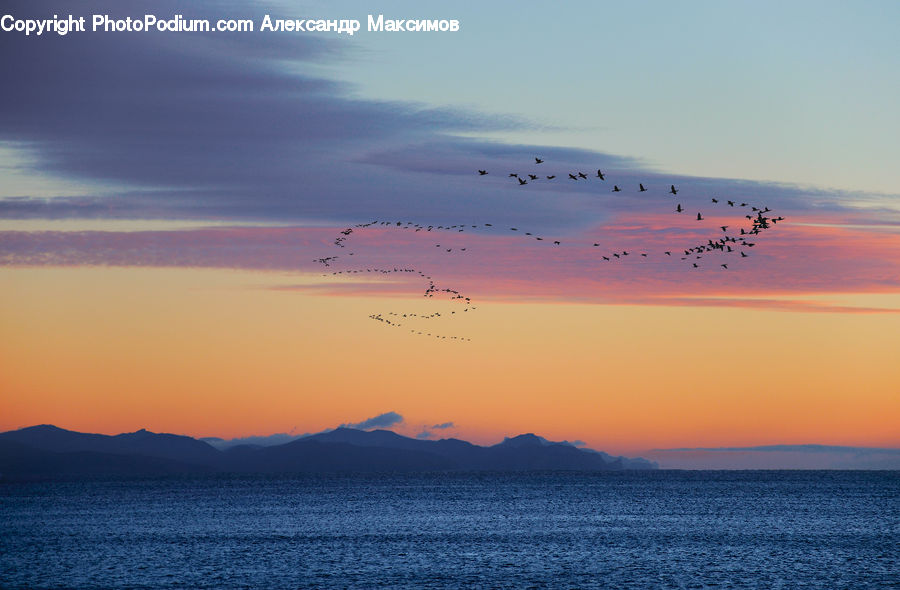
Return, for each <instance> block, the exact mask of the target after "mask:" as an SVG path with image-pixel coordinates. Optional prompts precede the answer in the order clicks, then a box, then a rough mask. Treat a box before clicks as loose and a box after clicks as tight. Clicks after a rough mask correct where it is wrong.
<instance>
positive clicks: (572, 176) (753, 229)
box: [315, 157, 784, 341]
mask: <svg viewBox="0 0 900 590" xmlns="http://www.w3.org/2000/svg"><path fill="white" fill-rule="evenodd" d="M534 163H535V165H539V164H543V163H544V160H543V159H541V158H537V157H536V158H535V159H534ZM489 174H490V173H489V172H488V171H487V170H478V175H479V176H487V175H489ZM541 176H543V178H542V177H541ZM558 176H559V175H557V174H545V175H538V174H532V173H528V174H524V175H520V174H519V173H517V172H510V173H509V174H508V175H507V176H506V177H507V178H510V179H513V182H517V183H518V186H526V185H528V184H529V183H535V182H543V181H554V180H556V179H557V177H558ZM591 178H594V179H597V180H599V181H606V174H605V173H604V172H603V171H602V170H600V169H598V170H597V173H596V175H591V176H588V175H587V174H585V173H584V172H581V171H574V172H569V173H567V178H566V180H570V181H575V182H581V181H587V180H589V179H591ZM560 179H562V178H561V177H560ZM648 190H649V189H648V188H647V187H645V186H644V184H643V183H638V192H640V193H643V192H648ZM610 191H611V192H613V193H618V192H622V189H621V188H620V187H619V185H618V184H613V187H612V189H610ZM678 193H679V189H678V188H676V187H675V185H674V184H670V185H669V190H668V191H666V194H667V195H671V196H672V197H673V199H674V203H675V207H674V209H673V210H674V212H675V213H676V214H680V213H684V212H685V208H684V207H683V206H682V204H681V202H679V200H678V199H677V195H678ZM711 203H712V204H713V205H718V206H721V207H731V208H736V209H743V210H744V211H748V213H745V214H744V218H746V219H747V220H749V223H748V224H747V227H740V228H737V229H739V230H740V231H739V232H737V231H733V232H731V233H729V231H728V229H729V227H731V226H729V225H721V226H719V227H718V229H720V230H721V231H722V234H721V235H717V237H716V239H712V238H709V239H707V241H706V242H704V243H698V244H694V245H692V246H689V247H687V248H681V249H679V251H678V252H674V251H673V250H666V251H664V252H662V253H661V254H662V255H663V256H665V257H670V258H672V257H674V258H680V260H682V261H687V263H690V265H691V266H690V268H694V269H696V268H700V267H701V262H699V261H700V260H701V259H702V258H703V256H704V255H705V254H707V253H722V254H735V255H736V256H738V258H747V257H748V256H749V254H747V251H746V248H752V247H753V246H755V245H756V241H755V240H756V239H757V238H758V236H759V235H760V234H761V233H762V232H763V231H765V230H767V229H770V228H771V227H773V226H774V225H775V224H777V223H778V222H780V221H783V220H784V217H781V216H778V217H775V216H772V215H766V214H767V213H770V212H771V210H770V209H769V208H768V207H763V206H758V205H754V204H751V203H747V202H738V201H736V200H729V199H726V200H723V199H718V198H715V197H713V198H711ZM696 220H697V221H705V220H706V218H705V217H703V213H702V212H698V213H697V215H696ZM371 227H379V228H391V229H402V230H407V231H412V232H424V233H426V234H427V233H429V232H431V233H432V235H434V234H439V233H442V232H452V233H453V234H459V233H462V232H465V231H466V230H479V229H480V230H490V231H496V230H498V229H500V228H499V227H496V226H495V225H494V224H492V223H482V224H475V225H472V224H468V225H467V224H453V225H434V224H431V225H428V224H420V223H414V222H412V221H406V222H402V221H379V220H375V221H370V222H368V223H360V224H357V225H355V226H353V227H348V228H345V229H344V230H343V231H341V232H340V235H338V236H337V237H336V238H335V240H334V244H335V245H336V246H337V247H339V248H346V247H347V244H346V243H345V242H346V241H347V240H348V239H349V237H350V236H351V234H353V233H354V232H361V231H363V230H365V229H366V228H371ZM505 231H508V232H516V233H517V234H519V235H521V236H523V237H527V238H529V239H530V238H534V240H535V241H538V242H543V243H545V244H548V245H553V246H554V247H557V246H561V245H562V243H563V242H562V240H559V239H552V238H546V239H545V238H544V237H543V236H538V235H535V234H534V233H533V232H531V231H524V230H523V229H520V228H518V227H509V228H508V229H507V230H505ZM751 240H753V241H751ZM590 244H591V247H592V248H599V247H600V243H597V242H592V243H590ZM434 246H435V247H436V248H438V249H439V251H441V252H444V253H451V252H454V251H456V252H458V253H462V252H466V251H467V248H460V247H458V246H456V247H454V246H453V245H450V247H447V246H448V244H447V243H444V244H443V245H442V244H440V243H436V244H434ZM348 255H349V256H353V255H354V253H353V252H350V253H349V254H348ZM649 255H650V254H649V253H648V252H629V251H627V250H624V249H622V250H616V251H613V252H603V253H601V254H600V259H601V260H603V261H605V262H614V261H616V260H622V259H624V258H625V257H628V256H637V257H639V258H647V257H648V256H649ZM338 259H339V255H333V256H326V257H323V258H317V259H315V262H318V263H320V264H322V265H323V266H325V267H331V266H332V264H334V263H336V261H337V260H338ZM718 267H719V268H721V269H722V270H728V263H719V264H718ZM365 273H368V274H395V273H404V274H411V275H415V276H417V277H419V278H421V279H423V280H425V281H427V282H428V286H427V288H426V289H425V292H424V294H423V295H424V297H428V298H431V297H434V296H435V294H438V295H441V296H445V297H447V298H448V299H450V300H451V301H457V302H460V303H462V304H463V309H461V310H459V311H460V313H464V312H468V311H470V310H475V309H476V307H474V306H473V305H472V300H471V298H469V297H466V296H464V295H463V294H461V293H460V292H459V291H457V290H455V289H450V288H446V287H445V288H441V287H439V286H438V285H437V284H436V283H435V281H434V280H433V279H432V277H431V276H430V275H429V274H428V273H425V272H422V271H420V270H417V269H414V268H408V267H388V268H375V267H368V268H355V269H353V268H348V269H344V270H335V271H332V272H331V273H330V274H331V275H356V274H365ZM326 276H327V273H326ZM456 313H457V310H453V311H450V312H449V313H446V312H445V313H444V314H443V315H442V314H441V313H439V312H433V313H430V314H417V313H397V312H390V313H387V314H380V313H379V314H372V315H370V316H369V318H370V319H372V320H375V321H379V322H382V323H383V324H385V325H386V326H391V327H397V328H402V327H407V328H408V329H409V331H410V332H411V333H413V334H416V335H422V336H430V337H434V338H439V339H446V340H460V341H469V340H470V338H466V337H463V336H447V335H445V334H440V333H437V332H436V331H429V330H428V329H422V328H420V327H418V325H417V324H414V325H415V326H416V327H412V328H409V326H408V325H407V322H408V321H410V320H429V319H437V318H445V317H449V316H453V315H455V314H456Z"/></svg>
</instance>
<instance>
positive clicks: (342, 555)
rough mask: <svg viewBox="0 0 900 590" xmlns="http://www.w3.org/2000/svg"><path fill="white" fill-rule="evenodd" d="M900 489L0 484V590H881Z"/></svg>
mask: <svg viewBox="0 0 900 590" xmlns="http://www.w3.org/2000/svg"><path fill="white" fill-rule="evenodd" d="M898 556H900V473H898V472H833V471H832V472H828V471H826V472H784V471H781V472H671V471H668V472H667V471H658V472H647V473H596V474H571V473H544V474H497V473H490V474H425V475H359V476H341V475H334V476H303V477H300V476H297V477H249V476H247V477H244V476H242V477H226V476H210V477H199V478H197V477H192V478H171V479H152V480H131V481H106V482H96V481H95V482H77V483H74V482H72V483H19V484H3V485H0V586H2V587H4V588H6V587H13V588H15V587H66V588H76V587H78V588H110V587H127V588H145V587H151V588H242V587H257V588H329V587H340V588H343V587H352V588H375V587H394V588H396V587H407V588H457V587H467V588H528V587H538V588H544V587H548V588H576V587H581V588H594V587H610V588H853V589H861V588H887V587H898V580H900V571H898Z"/></svg>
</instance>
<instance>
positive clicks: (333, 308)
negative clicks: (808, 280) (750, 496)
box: [0, 267, 900, 453]
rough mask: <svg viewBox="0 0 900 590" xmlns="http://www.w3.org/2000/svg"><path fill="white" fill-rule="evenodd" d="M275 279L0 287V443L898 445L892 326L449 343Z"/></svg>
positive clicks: (14, 275) (60, 276)
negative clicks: (383, 423)
mask: <svg viewBox="0 0 900 590" xmlns="http://www.w3.org/2000/svg"><path fill="white" fill-rule="evenodd" d="M285 277H289V280H290V282H293V283H296V282H297V275H296V274H292V275H287V274H286V273H262V272H257V273H254V272H244V271H222V270H198V269H147V268H129V269H125V268H102V267H79V268H2V269H0V283H2V284H3V285H4V289H3V290H2V291H0V329H2V333H3V338H2V339H0V359H2V364H3V370H2V371H0V392H2V397H0V430H10V429H15V428H20V427H24V426H30V425H34V424H38V423H52V424H56V425H57V426H60V427H63V428H69V429H72V430H79V431H89V432H102V433H107V434H114V433H119V432H124V431H133V430H137V429H139V428H147V429H149V430H153V431H157V432H174V433H181V434H188V435H191V436H198V437H199V436H222V437H225V438H230V437H238V436H249V435H266V434H271V433H274V432H295V433H303V432H315V431H320V430H323V429H325V428H330V427H334V426H337V425H339V424H341V423H347V422H356V421H360V420H363V419H365V418H368V417H371V416H375V415H377V414H381V413H383V412H387V411H396V412H398V413H400V414H402V415H403V416H404V417H405V419H406V420H405V423H404V424H403V425H401V426H399V427H398V428H395V430H397V431H398V432H401V433H403V434H407V435H411V436H414V435H415V434H416V433H417V432H419V431H420V430H421V429H422V427H423V426H428V425H431V424H435V423H442V422H449V421H452V422H454V423H455V424H456V428H455V429H452V430H447V431H439V432H438V433H437V434H438V436H455V437H458V438H463V439H467V440H471V441H473V442H479V443H494V442H498V441H499V440H501V439H502V437H503V436H505V435H515V434H519V433H523V432H534V433H536V434H540V435H542V436H545V437H547V438H549V439H552V440H563V439H568V440H575V439H581V440H583V441H585V442H587V443H588V445H589V446H591V447H593V448H597V449H601V450H605V451H608V452H614V453H629V452H638V451H641V450H644V449H650V448H667V447H694V446H741V445H762V444H776V443H785V444H792V443H821V444H842V445H863V446H900V433H898V430H897V424H900V391H898V384H900V367H898V363H897V350H898V346H897V344H898V342H897V340H898V334H900V314H896V313H883V314H882V313H865V314H853V313H801V312H791V311H771V310H765V309H746V308H734V307H684V306H650V305H642V306H628V305H576V304H567V303H566V304H533V303H521V304H509V303H499V302H497V303H481V304H479V306H478V310H477V311H476V312H474V313H472V314H468V315H465V316H464V315H462V314H458V315H457V316H456V317H455V318H454V319H452V320H445V319H437V320H429V321H432V322H433V323H431V324H428V325H427V327H428V328H431V329H433V330H434V331H435V332H441V333H445V334H448V335H451V334H455V335H462V336H467V337H470V338H472V342H464V343H463V342H455V341H445V340H435V339H433V338H427V337H420V336H415V335H411V334H409V333H408V331H405V330H404V329H396V328H390V327H385V326H384V325H382V324H380V323H379V322H375V321H371V320H369V319H368V318H367V316H368V315H369V314H372V313H385V312H390V311H396V312H404V311H420V312H421V311H424V312H429V311H434V310H436V309H437V310H441V309H443V307H442V306H449V305H450V304H448V303H446V302H439V301H424V300H422V299H421V298H415V297H414V296H413V297H411V298H409V299H402V298H396V297H395V298H373V297H353V296H343V297H329V296H323V295H315V294H309V293H305V292H300V291H290V290H277V289H270V288H267V287H270V286H273V285H277V284H282V283H284V282H286V278H285ZM844 297H846V296H844ZM861 297H863V298H864V297H865V296H861ZM418 325H420V326H423V327H424V325H425V324H424V321H422V323H420V324H418Z"/></svg>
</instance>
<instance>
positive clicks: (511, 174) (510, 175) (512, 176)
mask: <svg viewBox="0 0 900 590" xmlns="http://www.w3.org/2000/svg"><path fill="white" fill-rule="evenodd" d="M509 177H510V178H518V177H519V175H518V174H516V173H515V172H510V173H509Z"/></svg>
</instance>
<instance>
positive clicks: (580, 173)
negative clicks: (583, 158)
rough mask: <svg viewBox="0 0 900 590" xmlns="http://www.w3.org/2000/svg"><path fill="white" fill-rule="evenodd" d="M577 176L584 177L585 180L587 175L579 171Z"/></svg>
mask: <svg viewBox="0 0 900 590" xmlns="http://www.w3.org/2000/svg"><path fill="white" fill-rule="evenodd" d="M578 178H584V179H585V180H587V175H586V174H585V173H584V172H579V173H578Z"/></svg>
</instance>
